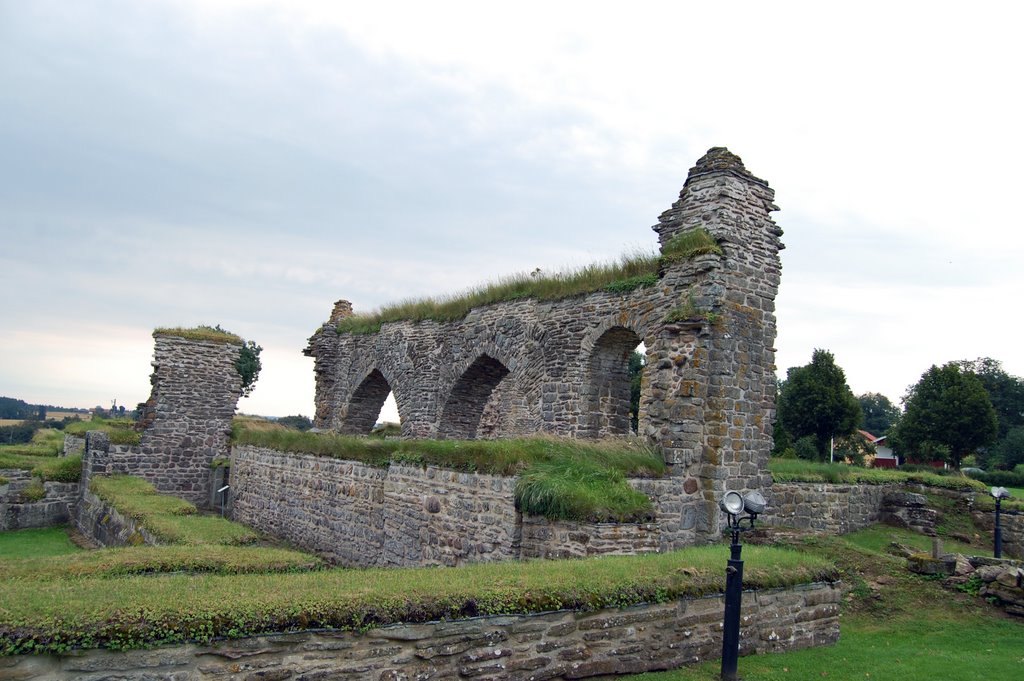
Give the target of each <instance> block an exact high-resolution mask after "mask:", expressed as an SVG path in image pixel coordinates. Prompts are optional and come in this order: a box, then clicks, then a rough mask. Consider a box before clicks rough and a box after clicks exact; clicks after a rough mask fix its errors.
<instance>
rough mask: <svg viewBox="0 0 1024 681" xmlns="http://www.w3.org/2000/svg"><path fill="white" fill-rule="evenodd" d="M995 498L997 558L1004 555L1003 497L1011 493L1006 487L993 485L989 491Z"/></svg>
mask: <svg viewBox="0 0 1024 681" xmlns="http://www.w3.org/2000/svg"><path fill="white" fill-rule="evenodd" d="M989 494H990V495H991V496H992V498H993V499H995V500H996V532H995V535H996V536H995V540H996V546H995V552H994V553H995V556H996V558H1002V557H1003V528H1002V527H1000V525H999V511H1000V506H1001V505H1002V503H1003V499H1006V498H1008V497H1009V496H1010V493H1009V492H1007V491H1006V488H1005V487H993V488H992V491H991V492H989Z"/></svg>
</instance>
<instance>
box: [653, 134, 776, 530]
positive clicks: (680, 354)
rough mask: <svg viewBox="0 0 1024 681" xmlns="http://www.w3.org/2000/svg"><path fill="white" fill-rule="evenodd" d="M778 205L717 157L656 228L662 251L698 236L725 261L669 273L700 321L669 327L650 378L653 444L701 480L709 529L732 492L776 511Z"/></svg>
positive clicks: (671, 268) (728, 157) (724, 154)
mask: <svg viewBox="0 0 1024 681" xmlns="http://www.w3.org/2000/svg"><path fill="white" fill-rule="evenodd" d="M774 195H775V193H774V191H773V190H772V189H771V188H770V187H769V186H768V184H767V183H766V182H765V181H764V180H761V179H759V178H757V177H755V176H754V175H752V174H751V173H750V172H749V171H747V169H746V168H745V167H744V165H743V162H742V160H741V159H740V158H739V157H738V156H736V155H735V154H733V153H731V152H730V151H729V150H728V149H725V148H723V147H715V148H712V149H710V150H709V151H708V153H707V154H706V155H705V156H704V157H702V158H701V159H700V160H698V161H697V163H696V165H695V166H694V167H693V168H691V169H690V172H689V175H688V177H687V180H686V183H685V185H684V186H683V189H682V191H681V192H680V195H679V200H678V201H676V202H675V203H674V204H673V205H672V207H671V208H670V209H669V210H667V211H665V212H664V213H663V214H662V215H661V217H660V219H659V222H658V224H657V225H655V226H654V227H653V229H654V231H655V232H657V234H658V240H659V242H660V244H661V246H662V248H664V247H665V245H666V244H668V242H669V241H670V240H672V238H673V237H675V236H677V235H680V234H685V233H687V232H690V231H692V230H696V229H701V230H704V231H706V232H707V234H708V235H710V236H711V238H712V239H713V240H714V242H715V243H716V244H717V246H718V248H719V249H720V250H721V253H708V254H704V255H698V256H696V257H693V258H689V259H686V260H683V261H681V262H679V263H675V264H672V263H670V264H669V265H668V267H667V271H666V273H665V277H664V281H665V282H666V283H668V284H669V285H670V286H671V287H672V288H673V290H674V291H675V292H676V294H677V295H679V296H680V297H681V298H682V297H683V296H685V297H686V300H682V299H681V300H680V305H682V306H684V307H686V306H687V305H688V306H689V307H691V308H692V309H693V310H694V311H695V312H696V313H697V314H695V315H694V318H693V319H690V320H685V321H684V322H682V323H679V324H677V325H675V328H673V325H666V326H665V327H663V329H662V331H661V334H660V337H659V345H663V346H665V348H666V349H667V350H668V351H669V352H668V353H663V354H662V355H661V356H657V357H650V350H649V351H648V354H649V357H648V360H649V362H650V361H655V362H660V365H661V366H662V367H663V370H662V373H663V374H665V375H664V376H659V373H658V371H657V370H655V371H654V372H652V378H651V384H652V388H654V389H657V390H659V391H660V393H659V394H658V395H655V396H653V397H654V398H656V399H661V400H662V402H661V404H660V405H658V406H656V407H655V408H654V409H655V411H656V412H658V411H659V410H660V412H662V413H658V414H657V415H658V416H659V417H660V418H659V419H658V420H659V421H660V428H659V432H658V433H657V434H656V437H657V439H659V440H660V442H661V443H662V444H663V446H664V449H665V452H666V461H667V462H668V463H669V464H670V465H672V466H673V473H675V474H677V475H678V474H682V475H686V476H688V477H689V476H692V477H695V478H699V479H700V480H701V481H702V487H703V489H704V492H705V498H706V502H707V517H709V518H717V517H719V516H720V515H721V514H720V513H719V512H718V509H717V507H716V505H715V504H716V503H717V501H718V499H719V498H720V497H721V495H722V494H723V493H724V492H725V491H727V490H738V491H743V490H749V489H759V490H761V491H762V492H764V493H765V494H766V496H768V497H769V500H770V486H771V476H770V474H769V473H768V470H767V463H768V457H769V453H770V452H771V448H772V421H773V419H774V412H775V402H774V381H775V375H774V372H773V370H774V368H775V348H774V347H773V346H774V343H775V336H776V325H775V314H774V311H775V297H776V294H777V293H778V286H779V280H780V272H781V267H782V266H781V261H780V259H779V251H780V250H781V249H782V248H784V246H783V244H782V243H781V241H780V239H779V237H780V236H781V235H782V230H781V229H779V228H778V226H777V225H776V224H775V222H774V221H773V220H772V218H771V212H773V211H775V210H778V207H777V206H775V204H774V203H773V201H774ZM676 282H678V284H676ZM656 349H657V348H656ZM658 366H659V365H657V364H656V365H655V369H657V367H658ZM655 425H658V424H657V423H656V424H655ZM716 526H717V523H711V526H710V527H708V528H707V531H708V532H709V536H715V535H717V532H718V529H717V527H716Z"/></svg>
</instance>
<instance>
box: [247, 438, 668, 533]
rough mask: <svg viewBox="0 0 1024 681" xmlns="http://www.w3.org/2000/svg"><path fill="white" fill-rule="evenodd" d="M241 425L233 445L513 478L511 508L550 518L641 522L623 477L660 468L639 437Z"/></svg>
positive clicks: (636, 496) (645, 511)
mask: <svg viewBox="0 0 1024 681" xmlns="http://www.w3.org/2000/svg"><path fill="white" fill-rule="evenodd" d="M246 423H247V422H246V421H245V420H236V421H235V426H234V429H233V442H234V443H235V444H243V445H253V446H256V447H265V448H268V449H274V450H278V451H281V452H291V453H302V454H313V455H316V456H327V457H331V458H336V459H346V460H351V461H359V462H361V463H365V464H369V465H371V466H379V467H386V466H388V465H390V464H391V463H403V464H413V465H421V466H437V467H439V468H446V469H450V470H456V471H466V472H474V473H485V474H494V475H506V476H519V479H518V481H517V485H516V505H517V508H518V509H519V510H520V511H521V512H523V513H529V514H532V515H539V516H544V517H547V518H550V519H568V520H590V521H627V520H640V519H646V518H648V517H650V515H651V513H652V506H651V501H650V499H648V498H647V497H646V496H644V495H643V494H641V493H640V492H637V491H636V490H634V489H633V488H632V487H630V486H629V484H628V483H627V481H626V478H627V477H659V476H661V475H663V474H664V473H665V468H666V467H665V463H664V461H663V459H662V457H661V456H660V455H659V454H658V453H657V451H656V450H654V449H653V448H651V447H650V446H648V445H646V444H644V443H641V442H640V441H638V440H618V439H616V440H607V441H594V440H573V439H570V438H555V437H536V438H520V439H509V440H384V439H380V438H364V437H347V436H342V435H334V434H330V433H309V432H299V431H294V430H288V429H284V428H280V429H270V430H266V429H264V430H256V429H254V428H248V427H246V425H245V424H246Z"/></svg>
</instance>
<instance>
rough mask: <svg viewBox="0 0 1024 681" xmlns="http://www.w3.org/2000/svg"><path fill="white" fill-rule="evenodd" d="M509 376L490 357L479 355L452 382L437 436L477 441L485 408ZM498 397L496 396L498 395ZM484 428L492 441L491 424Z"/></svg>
mask: <svg viewBox="0 0 1024 681" xmlns="http://www.w3.org/2000/svg"><path fill="white" fill-rule="evenodd" d="M508 373H509V372H508V369H507V368H506V367H505V365H504V364H502V363H501V362H499V361H498V360H496V359H494V358H493V357H491V356H490V355H481V356H480V357H478V358H477V360H476V361H475V362H473V363H472V364H471V365H469V368H468V369H466V371H465V372H464V373H463V374H462V376H460V377H459V380H458V381H456V382H455V385H454V386H453V387H452V392H451V395H449V396H448V401H447V402H445V405H444V409H443V410H442V412H441V423H440V425H439V427H438V436H439V437H442V438H449V439H453V440H472V439H475V438H476V437H478V430H479V429H480V419H481V417H482V416H483V413H484V408H485V407H486V406H487V405H488V402H490V400H491V397H492V394H493V393H494V391H495V389H496V388H497V387H498V385H499V384H500V383H501V382H502V381H503V380H504V378H505V377H506V376H508ZM501 394H502V393H500V392H499V395H501ZM492 412H493V407H492ZM487 425H488V428H487V430H488V434H489V435H490V436H491V437H494V434H493V433H494V431H495V427H494V426H493V423H492V422H489V423H488V424H487Z"/></svg>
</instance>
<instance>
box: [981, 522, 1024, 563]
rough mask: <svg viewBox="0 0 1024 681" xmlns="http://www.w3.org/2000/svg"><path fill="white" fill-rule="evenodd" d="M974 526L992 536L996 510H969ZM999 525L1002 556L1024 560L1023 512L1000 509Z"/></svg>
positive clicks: (994, 527)
mask: <svg viewBox="0 0 1024 681" xmlns="http://www.w3.org/2000/svg"><path fill="white" fill-rule="evenodd" d="M971 520H973V521H974V526H975V527H977V528H978V529H979V530H982V531H983V532H987V533H988V535H989V536H990V537H991V536H994V533H995V529H996V512H995V511H994V510H992V511H979V510H973V511H971ZM999 526H1000V528H1001V529H1002V538H1003V556H1005V557H1007V558H1017V559H1020V560H1024V513H1021V512H1019V511H1001V512H1000V514H999Z"/></svg>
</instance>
